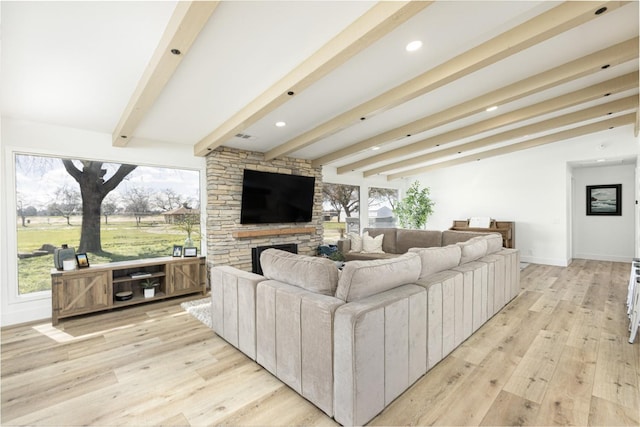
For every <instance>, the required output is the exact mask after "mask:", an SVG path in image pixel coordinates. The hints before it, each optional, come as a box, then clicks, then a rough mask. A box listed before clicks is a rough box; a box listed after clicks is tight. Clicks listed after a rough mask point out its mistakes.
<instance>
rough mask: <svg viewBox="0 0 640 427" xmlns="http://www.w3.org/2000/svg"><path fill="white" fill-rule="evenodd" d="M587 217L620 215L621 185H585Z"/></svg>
mask: <svg viewBox="0 0 640 427" xmlns="http://www.w3.org/2000/svg"><path fill="white" fill-rule="evenodd" d="M587 215H618V216H620V215H622V184H609V185H587Z"/></svg>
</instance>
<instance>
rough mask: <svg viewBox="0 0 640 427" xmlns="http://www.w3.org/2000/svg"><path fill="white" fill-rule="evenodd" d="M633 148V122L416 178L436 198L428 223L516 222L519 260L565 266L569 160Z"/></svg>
mask: <svg viewBox="0 0 640 427" xmlns="http://www.w3.org/2000/svg"><path fill="white" fill-rule="evenodd" d="M601 145H604V147H605V148H604V149H601V148H600V147H601ZM638 152H639V145H638V139H637V138H634V137H633V126H624V127H621V128H616V129H612V130H608V131H604V132H600V133H597V134H592V135H588V136H585V137H580V138H574V139H571V140H567V141H564V142H559V143H555V144H550V145H546V146H542V147H537V148H532V149H529V150H523V151H520V152H516V153H512V154H509V155H504V156H498V157H493V158H490V159H485V160H482V161H478V162H471V163H466V164H462V165H458V166H454V167H450V168H444V169H437V170H434V171H432V172H429V173H426V174H424V175H421V176H420V177H419V178H418V179H419V181H420V182H421V184H422V185H424V186H428V187H430V189H431V195H432V198H433V200H434V201H435V202H436V206H435V209H434V214H433V216H432V217H431V218H430V219H429V221H428V224H427V228H429V229H447V228H449V227H451V225H452V222H453V220H456V219H459V220H462V219H466V218H469V217H471V216H490V217H492V218H494V219H497V220H502V221H515V223H516V235H515V243H516V247H517V248H518V249H520V251H521V258H522V260H523V261H525V262H533V263H540V264H550V265H560V266H566V265H568V264H569V263H570V261H571V256H572V255H571V245H570V242H571V240H570V239H571V210H572V208H571V205H572V194H571V185H570V180H571V176H570V168H568V166H567V164H568V162H575V161H584V160H593V161H594V162H595V160H597V159H599V158H603V157H606V158H615V157H632V158H636V157H637V156H638ZM409 181H411V180H409ZM629 202H630V201H629ZM629 202H628V203H629ZM631 234H632V235H633V230H631Z"/></svg>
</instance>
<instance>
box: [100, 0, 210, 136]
mask: <svg viewBox="0 0 640 427" xmlns="http://www.w3.org/2000/svg"><path fill="white" fill-rule="evenodd" d="M218 3H219V2H217V1H179V2H178V3H177V5H176V8H175V10H174V11H173V14H172V15H171V18H170V19H169V23H168V24H167V27H166V29H165V31H164V33H163V35H162V37H161V38H160V42H159V43H158V46H157V47H156V50H155V51H154V53H153V56H152V57H151V59H150V60H149V64H147V68H146V69H145V70H144V73H143V74H142V77H141V78H140V81H139V82H138V86H137V87H136V89H135V90H134V92H133V95H131V98H130V99H129V103H128V104H127V106H126V108H125V109H124V111H123V113H122V116H121V117H120V120H119V121H118V124H117V125H116V128H115V129H114V131H113V134H112V135H111V136H112V141H113V145H114V146H116V147H124V146H126V145H127V143H128V142H129V141H130V140H131V138H132V137H133V133H134V132H135V130H136V128H137V127H138V125H139V124H140V122H141V121H142V118H143V117H144V116H145V114H147V112H148V111H149V109H150V108H151V107H152V106H153V103H154V102H155V101H156V99H157V98H158V96H159V95H160V93H162V91H163V90H164V88H165V86H166V85H167V83H168V82H169V79H171V76H172V75H173V73H174V72H175V70H176V69H177V68H178V66H179V65H180V63H181V62H182V59H183V58H184V57H185V55H187V53H188V52H189V49H190V48H191V45H192V44H193V42H194V41H195V40H196V38H197V37H198V35H199V34H200V31H202V29H203V28H204V26H205V24H206V23H207V21H208V20H209V17H210V16H211V14H213V11H214V10H215V9H216V7H217V6H218ZM174 52H177V54H176V53H174Z"/></svg>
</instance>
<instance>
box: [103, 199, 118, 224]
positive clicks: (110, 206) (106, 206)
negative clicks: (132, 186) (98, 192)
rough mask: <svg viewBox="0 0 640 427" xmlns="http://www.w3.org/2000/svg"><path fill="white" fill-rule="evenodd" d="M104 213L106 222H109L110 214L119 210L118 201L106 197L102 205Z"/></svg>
mask: <svg viewBox="0 0 640 427" xmlns="http://www.w3.org/2000/svg"><path fill="white" fill-rule="evenodd" d="M100 211H101V212H102V215H104V223H105V224H109V216H111V215H113V214H115V213H116V212H117V211H118V203H116V201H115V200H113V198H112V197H109V196H107V197H105V198H104V200H103V201H102V206H101V207H100Z"/></svg>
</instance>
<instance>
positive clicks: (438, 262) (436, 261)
mask: <svg viewBox="0 0 640 427" xmlns="http://www.w3.org/2000/svg"><path fill="white" fill-rule="evenodd" d="M409 252H412V253H416V254H418V255H419V256H420V261H421V264H422V270H421V272H420V279H424V278H425V277H428V276H431V275H432V274H435V273H439V272H440V271H444V270H449V269H451V268H453V267H457V266H458V264H460V258H461V256H462V249H461V247H460V246H458V245H449V246H445V247H443V248H440V247H438V248H412V249H409Z"/></svg>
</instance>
